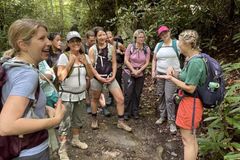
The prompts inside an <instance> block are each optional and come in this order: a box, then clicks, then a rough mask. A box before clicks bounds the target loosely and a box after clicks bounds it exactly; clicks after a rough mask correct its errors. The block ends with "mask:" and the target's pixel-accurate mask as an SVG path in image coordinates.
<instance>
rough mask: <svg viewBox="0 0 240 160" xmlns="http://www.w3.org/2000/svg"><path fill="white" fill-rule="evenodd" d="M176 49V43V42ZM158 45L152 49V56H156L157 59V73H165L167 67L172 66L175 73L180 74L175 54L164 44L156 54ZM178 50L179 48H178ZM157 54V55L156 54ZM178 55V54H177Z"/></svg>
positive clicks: (170, 47)
mask: <svg viewBox="0 0 240 160" xmlns="http://www.w3.org/2000/svg"><path fill="white" fill-rule="evenodd" d="M177 47H178V41H177ZM157 48H158V45H156V47H155V49H154V54H156V59H157V68H156V70H157V72H161V73H166V72H167V69H168V67H169V66H172V67H173V68H174V70H175V71H177V72H180V71H181V69H180V63H179V59H178V56H177V53H176V52H175V50H174V49H173V47H172V46H166V45H165V44H164V43H163V45H162V47H161V48H160V49H159V50H158V52H157ZM178 50H179V47H178ZM156 52H157V53H156ZM178 53H180V52H178Z"/></svg>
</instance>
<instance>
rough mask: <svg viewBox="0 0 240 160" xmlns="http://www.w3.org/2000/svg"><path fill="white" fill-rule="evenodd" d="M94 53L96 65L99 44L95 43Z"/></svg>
mask: <svg viewBox="0 0 240 160" xmlns="http://www.w3.org/2000/svg"><path fill="white" fill-rule="evenodd" d="M92 47H93V54H94V66H95V67H96V65H97V64H96V62H97V57H98V49H97V45H96V44H94V45H93V46H92Z"/></svg>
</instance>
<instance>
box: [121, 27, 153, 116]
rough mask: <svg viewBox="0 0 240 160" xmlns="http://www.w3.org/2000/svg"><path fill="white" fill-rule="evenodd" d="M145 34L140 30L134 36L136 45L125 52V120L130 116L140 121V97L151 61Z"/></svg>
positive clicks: (130, 45) (132, 45) (133, 44)
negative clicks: (146, 69) (145, 72)
mask: <svg viewBox="0 0 240 160" xmlns="http://www.w3.org/2000/svg"><path fill="white" fill-rule="evenodd" d="M145 37H146V36H145V32H144V31H143V30H142V29H138V30H136V31H135V32H134V34H133V39H134V43H132V44H129V45H128V47H127V50H126V52H125V58H124V63H125V64H126V66H127V68H126V69H124V71H123V84H124V104H125V113H124V118H125V120H128V119H129V117H130V116H133V118H135V119H138V118H139V114H138V108H139V102H140V96H141V93H142V89H143V83H144V78H145V77H144V70H145V68H146V67H147V66H148V63H149V60H150V48H149V47H148V46H147V45H146V44H145V43H144V41H145Z"/></svg>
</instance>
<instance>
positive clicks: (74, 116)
mask: <svg viewBox="0 0 240 160" xmlns="http://www.w3.org/2000/svg"><path fill="white" fill-rule="evenodd" d="M63 104H64V106H65V107H66V112H65V115H64V118H63V120H62V121H61V123H60V125H59V129H58V133H59V135H61V136H67V135H68V132H69V129H70V128H71V127H72V128H82V126H83V123H82V117H81V108H82V107H86V105H85V103H84V101H83V100H82V101H79V102H63Z"/></svg>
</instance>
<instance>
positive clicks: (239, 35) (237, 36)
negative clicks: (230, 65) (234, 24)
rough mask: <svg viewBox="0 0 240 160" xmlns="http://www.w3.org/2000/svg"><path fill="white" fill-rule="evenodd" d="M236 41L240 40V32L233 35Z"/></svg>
mask: <svg viewBox="0 0 240 160" xmlns="http://www.w3.org/2000/svg"><path fill="white" fill-rule="evenodd" d="M233 41H234V43H238V42H240V32H239V33H237V34H235V35H234V36H233Z"/></svg>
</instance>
